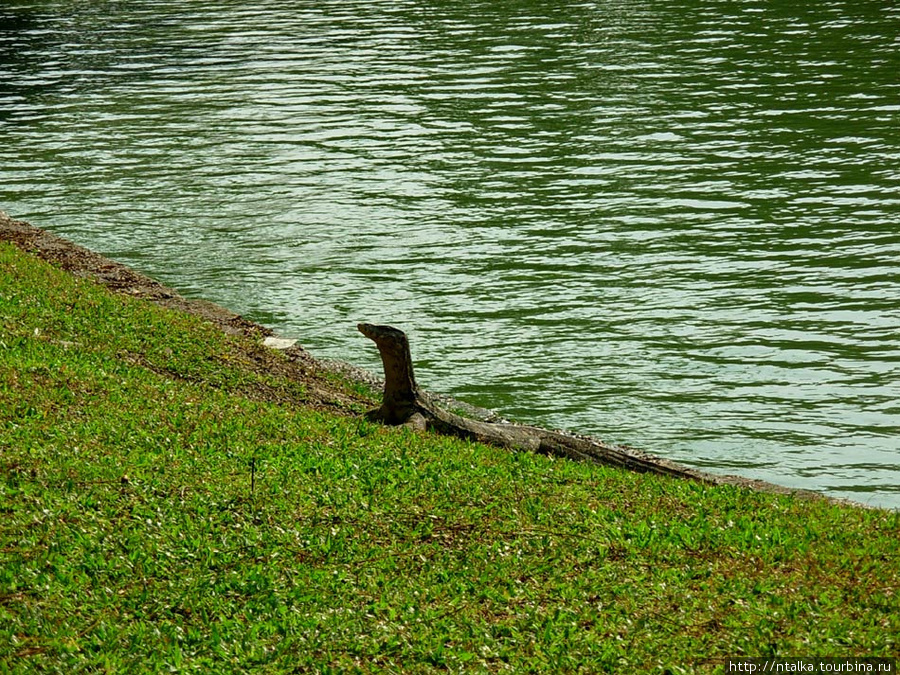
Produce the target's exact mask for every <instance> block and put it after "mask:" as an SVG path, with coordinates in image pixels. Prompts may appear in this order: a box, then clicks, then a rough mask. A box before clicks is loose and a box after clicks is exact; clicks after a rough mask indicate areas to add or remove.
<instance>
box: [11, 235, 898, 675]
mask: <svg viewBox="0 0 900 675" xmlns="http://www.w3.org/2000/svg"><path fill="white" fill-rule="evenodd" d="M252 349H253V347H250V346H247V345H245V344H243V343H241V342H240V340H238V339H237V338H233V337H226V336H224V335H222V334H219V333H218V332H216V331H215V330H212V329H211V328H210V327H209V326H206V325H204V324H203V323H202V322H201V321H200V320H198V319H195V318H192V317H189V316H185V315H180V314H175V313H171V312H168V311H164V310H162V309H159V308H157V307H155V306H152V305H150V304H149V303H146V302H142V301H136V300H133V299H129V298H125V297H121V296H117V295H113V294H111V293H109V292H108V291H106V290H104V289H102V288H100V287H98V286H96V285H94V284H92V283H90V282H86V281H82V280H78V279H75V278H73V277H71V276H70V275H68V274H66V273H63V272H60V271H58V270H55V269H53V268H51V267H49V266H47V265H46V264H44V263H42V262H39V261H37V260H35V259H33V258H31V257H30V256H26V255H24V254H22V253H19V252H16V251H14V250H13V249H12V248H10V247H9V246H7V245H5V244H0V672H59V673H78V672H119V673H140V672H217V673H221V672H248V671H253V672H264V673H278V672H400V671H402V672H441V671H447V670H449V671H454V672H458V671H465V672H505V671H514V672H548V673H549V672H591V673H593V672H604V671H608V672H667V671H668V672H694V671H701V672H705V671H708V670H714V669H716V668H720V667H721V665H720V664H721V660H722V659H723V658H725V657H727V656H741V655H743V656H749V657H761V656H777V655H781V656H840V657H846V656H895V655H896V654H897V653H898V649H900V647H898V642H897V636H898V635H900V600H898V582H900V560H898V541H900V516H898V514H897V513H891V512H885V511H876V510H865V509H856V508H851V507H847V506H840V505H834V504H830V503H827V502H824V501H804V500H799V499H794V498H787V497H778V496H773V495H765V494H759V493H754V492H751V491H746V490H739V489H735V488H730V487H720V488H710V487H706V486H702V485H699V484H695V483H691V482H685V481H676V480H671V479H666V478H661V477H655V476H645V475H638V474H631V473H626V472H622V471H618V470H613V469H608V468H604V467H599V466H589V465H583V464H576V463H570V462H565V461H553V460H551V459H549V458H546V457H542V456H535V455H531V454H515V453H510V452H508V451H504V450H499V449H495V448H490V447H485V446H481V445H477V444H471V443H465V442H461V441H457V440H451V439H446V438H440V437H436V436H431V435H418V434H415V433H413V432H410V431H407V430H402V429H388V428H382V427H379V426H376V425H374V424H371V423H369V422H366V421H365V420H363V419H361V418H359V417H357V416H348V415H343V416H342V415H337V414H327V413H324V412H321V411H317V410H314V409H311V408H306V407H304V406H303V405H302V401H303V389H302V387H300V386H299V385H297V384H296V383H290V382H283V381H279V380H278V379H277V378H276V377H274V376H271V377H269V376H265V375H259V374H256V373H255V372H254V371H253V369H252V368H250V367H249V360H248V358H247V357H246V356H245V353H246V352H247V350H251V351H252ZM272 392H275V393H276V394H278V395H277V396H274V397H273V396H271V394H272ZM262 394H266V395H262ZM291 399H293V400H295V401H296V402H292V400H291ZM270 400H279V401H281V402H280V403H272V402H267V401H270Z"/></svg>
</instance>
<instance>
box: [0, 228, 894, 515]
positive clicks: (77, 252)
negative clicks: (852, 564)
mask: <svg viewBox="0 0 900 675" xmlns="http://www.w3.org/2000/svg"><path fill="white" fill-rule="evenodd" d="M0 241H8V242H10V243H11V244H13V245H15V246H16V247H17V248H19V249H20V250H23V251H25V252H28V253H30V254H32V255H35V256H36V257H38V258H40V259H42V260H45V261H48V262H50V263H52V264H54V265H56V266H58V267H59V268H61V269H63V270H64V271H66V272H68V273H70V274H72V275H73V276H77V277H82V278H87V279H91V280H93V281H95V282H96V283H99V284H101V285H102V286H104V287H106V288H107V289H109V290H111V291H113V292H115V293H119V294H122V295H127V296H131V297H135V298H139V299H143V300H149V301H150V302H153V303H155V304H157V305H159V306H162V307H165V308H168V309H172V310H175V311H178V312H184V313H188V314H192V315H194V316H197V317H199V318H201V319H203V320H205V321H208V322H209V323H211V324H213V325H214V326H216V328H218V329H219V330H221V331H223V332H224V333H226V334H230V335H243V336H245V337H249V338H251V339H253V340H254V341H255V342H256V343H258V344H260V345H265V342H266V341H267V340H268V342H269V345H266V350H261V351H260V353H259V354H254V357H255V358H256V360H257V361H258V362H259V363H258V365H259V368H260V369H261V370H266V369H272V370H277V371H278V372H279V373H281V374H288V375H289V376H290V377H292V378H293V379H297V380H301V381H303V382H305V383H306V384H307V385H308V386H310V389H311V390H312V392H313V399H314V403H313V405H314V406H321V407H323V408H328V409H330V410H332V411H335V410H342V412H344V414H346V413H347V411H346V405H347V404H348V403H360V402H361V401H362V398H360V399H358V400H352V401H351V400H348V399H347V396H346V394H345V393H342V392H340V391H339V390H338V389H337V388H336V387H334V386H332V385H330V384H329V383H328V378H329V377H332V378H333V377H334V376H335V375H338V376H341V377H344V378H346V379H348V380H350V381H351V382H353V383H355V384H359V385H363V386H365V387H367V388H369V389H371V390H372V391H373V393H375V392H377V391H378V390H379V389H380V387H381V386H382V385H383V379H382V378H381V377H379V376H377V375H375V374H373V373H371V372H369V371H366V370H364V369H362V368H359V367H357V366H355V365H353V364H351V363H349V362H345V361H340V360H332V359H319V358H316V357H314V356H313V355H312V354H310V353H309V352H308V351H307V350H306V349H305V348H304V347H303V346H302V345H301V344H299V341H294V340H293V339H283V338H281V336H278V335H276V334H275V332H274V331H273V330H272V329H271V328H268V327H266V326H263V325H261V324H258V323H256V322H254V321H251V320H249V319H246V318H244V317H243V316H241V315H239V314H236V313H235V312H232V311H231V310H229V309H227V308H224V307H222V306H220V305H217V304H215V303H213V302H210V301H207V300H201V299H189V298H185V297H184V296H182V295H181V294H180V293H178V291H176V290H175V289H173V288H170V287H168V286H165V285H163V284H161V283H160V282H158V281H156V280H154V279H152V278H150V277H148V276H146V275H144V274H142V273H140V272H137V271H135V270H133V269H131V268H130V267H128V266H127V265H124V264H122V263H119V262H116V261H114V260H111V259H109V258H106V257H105V256H102V255H100V254H98V253H95V252H94V251H91V250H90V249H87V248H85V247H83V246H80V245H78V244H75V243H73V242H71V241H69V240H67V239H65V238H63V237H60V236H59V235H56V234H53V233H52V232H49V231H47V230H44V229H41V228H39V227H35V226H34V225H32V224H30V223H28V222H26V221H23V220H18V219H15V218H13V217H11V216H9V215H8V214H7V213H5V212H4V211H0ZM288 343H290V344H288ZM266 351H269V352H273V353H270V354H269V357H270V358H265V356H264V355H265V353H266ZM275 351H278V352H281V353H282V354H284V355H285V356H286V357H287V359H286V360H284V359H276V358H274V352H275ZM286 368H287V369H288V370H293V372H291V373H285V369H286ZM426 393H427V395H428V396H429V397H430V398H432V399H434V400H435V401H436V402H438V403H439V404H441V405H442V406H446V407H451V408H453V409H455V410H461V411H462V412H463V413H464V414H465V415H466V416H469V417H472V418H474V419H478V420H481V421H495V420H496V419H497V417H496V415H495V414H494V413H493V412H492V411H489V410H485V409H483V408H478V407H476V406H472V405H470V404H467V403H465V402H463V401H458V400H456V399H453V398H451V397H448V396H444V395H436V394H433V393H430V392H426ZM563 433H565V434H567V435H571V436H573V437H576V438H583V439H586V440H590V441H594V442H599V443H602V442H601V441H599V440H598V439H595V438H593V437H589V436H585V435H581V434H572V433H571V432H568V431H564V432H563ZM611 447H612V446H611ZM614 447H616V448H617V449H621V450H623V451H625V452H628V453H631V454H634V455H636V456H639V457H641V458H642V459H646V460H649V461H651V462H652V463H654V464H657V465H658V466H659V467H660V468H661V469H663V470H669V471H675V472H677V473H679V474H682V475H681V477H682V478H686V479H691V480H697V481H700V482H703V483H707V484H711V485H732V486H736V487H742V488H746V489H750V490H755V491H759V492H767V493H774V494H782V495H793V496H797V497H801V498H806V499H822V500H826V501H828V502H832V503H838V504H846V505H850V506H853V507H858V508H865V509H878V508H880V507H874V506H870V505H867V504H864V503H861V502H856V501H853V500H850V499H845V498H838V497H832V496H830V495H827V494H825V493H821V492H815V491H812V490H806V489H801V488H791V487H787V486H783V485H777V484H774V483H769V482H767V481H763V480H758V479H751V478H746V477H743V476H738V475H733V474H715V473H709V472H705V471H702V470H699V469H695V468H693V467H689V466H686V465H682V464H678V463H676V462H673V461H670V460H667V459H664V458H662V457H658V456H655V455H652V454H648V453H645V452H642V451H637V450H635V449H633V448H629V447H627V446H614Z"/></svg>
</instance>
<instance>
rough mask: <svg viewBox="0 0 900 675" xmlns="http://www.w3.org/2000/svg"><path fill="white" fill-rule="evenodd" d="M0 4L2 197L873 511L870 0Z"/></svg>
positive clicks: (877, 436)
mask: <svg viewBox="0 0 900 675" xmlns="http://www.w3.org/2000/svg"><path fill="white" fill-rule="evenodd" d="M544 4H546V3H536V2H524V1H523V2H518V3H512V4H497V3H487V2H485V3H478V2H476V3H466V4H465V6H461V5H458V4H457V3H445V2H429V3H427V4H424V3H421V2H416V1H413V0H408V1H406V2H397V3H390V4H389V5H385V4H384V3H372V2H368V1H365V0H360V1H357V2H352V1H342V2H315V3H314V2H311V1H309V0H302V1H301V0H294V1H286V2H278V3H275V2H261V3H253V4H252V6H247V4H246V3H238V2H224V3H218V4H217V6H216V7H215V8H212V7H201V6H198V4H197V3H192V2H186V1H185V2H171V3H166V5H165V7H160V6H159V5H158V4H155V3H149V2H134V3H127V4H126V5H122V6H108V5H106V4H104V5H103V7H102V8H101V7H100V5H99V4H95V3H75V2H71V3H66V2H63V3H59V7H57V8H56V9H54V10H53V11H52V12H50V11H49V10H47V9H46V6H45V3H39V2H36V1H35V2H28V1H25V0H21V1H17V2H14V3H13V4H12V5H11V6H10V7H5V8H4V9H0V17H2V18H3V23H2V26H3V29H2V32H0V38H2V41H0V58H2V61H0V134H2V137H3V140H4V144H5V145H6V146H7V156H8V157H10V158H11V160H10V161H8V162H7V163H6V164H5V166H4V168H3V170H2V174H3V181H2V182H3V186H2V187H0V198H2V208H5V209H6V210H8V211H9V212H11V213H13V214H14V215H17V216H19V217H24V218H27V219H30V220H32V221H33V222H34V223H35V224H38V225H43V226H48V227H50V228H52V229H54V230H56V231H57V232H60V233H62V234H64V235H66V236H68V237H70V238H72V239H75V240H76V241H79V242H80V243H84V244H86V245H89V246H91V247H93V248H95V249H97V250H100V251H102V252H104V253H106V254H108V255H110V256H112V257H115V258H117V259H120V260H123V261H125V262H128V263H130V264H132V265H134V266H135V267H138V268H139V269H142V270H144V271H147V272H148V273H150V274H151V275H153V276H156V277H158V278H160V279H162V280H164V281H166V282H168V283H170V284H172V285H174V286H176V287H178V288H180V289H182V290H183V291H184V292H187V293H189V294H193V295H197V296H203V297H207V298H210V299H213V300H216V301H218V302H220V303H222V304H224V305H227V306H229V307H232V308H234V309H235V310H237V311H240V312H243V313H245V314H247V315H248V316H250V317H252V318H254V319H257V320H260V321H262V322H264V323H268V324H270V325H273V326H274V327H276V328H277V329H278V330H279V331H280V332H283V333H285V334H288V335H295V336H299V337H301V338H302V340H303V341H304V343H305V344H307V345H309V346H310V347H311V348H312V349H313V351H314V352H316V353H318V354H321V355H327V356H333V357H339V358H346V359H349V360H352V361H354V362H356V363H358V364H361V365H367V366H369V367H371V368H377V366H378V364H377V359H376V355H375V354H374V353H372V350H371V349H370V345H369V344H368V342H367V341H366V340H364V339H363V338H361V337H360V336H359V335H358V334H357V333H356V332H355V330H354V328H353V327H354V326H355V324H356V322H357V321H359V320H369V321H385V322H390V323H393V324H395V325H398V326H401V327H403V328H405V329H406V330H407V331H408V332H409V333H410V334H411V337H412V342H413V348H414V351H415V354H414V355H415V357H416V359H417V368H418V375H419V379H420V380H421V381H422V383H423V384H424V385H425V386H427V387H429V388H433V389H437V390H441V391H446V392H449V393H452V394H454V395H456V396H458V397H460V398H463V399H466V400H469V401H472V402H474V403H478V404H481V405H485V406H487V407H492V408H497V409H499V410H500V411H502V412H503V413H504V414H506V415H508V416H512V417H515V418H519V419H522V420H526V421H531V422H537V423H543V424H547V425H553V426H562V427H568V428H572V429H577V430H580V431H584V432H588V433H592V434H595V435H598V436H600V437H603V438H605V439H607V440H612V441H618V442H624V443H628V444H631V445H635V446H638V447H642V448H645V449H648V450H651V451H653V452H656V453H658V454H663V455H665V456H668V457H671V458H673V459H676V460H679V461H683V462H686V463H689V464H694V465H698V466H703V467H705V468H709V469H711V470H720V471H734V472H740V473H743V474H746V475H751V476H754V477H761V478H764V479H768V480H773V481H775V482H781V483H786V484H790V485H796V486H801V487H808V488H813V489H821V490H829V491H831V492H833V493H835V494H842V495H847V494H852V495H855V497H856V498H857V499H861V500H862V501H869V502H871V503H876V504H886V505H892V506H895V507H896V506H900V460H898V450H900V442H898V439H900V406H898V405H897V404H896V401H897V400H898V399H900V385H898V380H900V378H898V374H900V373H898V371H900V369H898V360H900V359H898V354H900V349H898V347H900V280H898V275H897V263H896V261H897V260H898V254H900V225H898V222H900V221H898V215H900V197H898V195H900V189H898V188H900V170H898V168H897V167H898V166H900V150H898V149H900V124H898V122H900V119H898V118H900V85H898V80H897V76H896V73H897V72H900V67H898V66H900V59H898V56H897V55H898V54H900V51H898V46H900V45H898V43H897V38H896V36H897V35H898V30H897V28H898V27H900V10H897V9H894V8H890V7H886V6H879V7H876V5H884V3H856V4H853V3H849V2H839V1H833V2H829V3H819V4H818V5H817V7H816V8H815V11H813V10H812V9H810V10H807V9H804V8H796V7H780V8H773V7H771V6H770V5H768V4H764V3H757V2H753V1H750V0H746V1H745V2H738V3H719V2H714V1H713V0H699V1H692V2H687V1H685V2H680V3H654V2H601V1H597V2H584V3H580V4H576V5H572V6H568V3H567V6H566V7H546V6H544Z"/></svg>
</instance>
